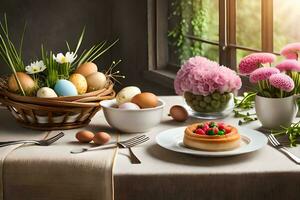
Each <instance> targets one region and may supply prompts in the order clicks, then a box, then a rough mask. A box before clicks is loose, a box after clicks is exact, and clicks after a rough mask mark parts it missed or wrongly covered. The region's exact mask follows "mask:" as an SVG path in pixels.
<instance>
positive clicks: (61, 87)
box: [54, 79, 78, 96]
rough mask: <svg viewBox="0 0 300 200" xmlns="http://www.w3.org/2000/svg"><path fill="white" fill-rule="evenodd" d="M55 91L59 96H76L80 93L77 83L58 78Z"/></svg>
mask: <svg viewBox="0 0 300 200" xmlns="http://www.w3.org/2000/svg"><path fill="white" fill-rule="evenodd" d="M54 91H55V92H56V94H57V95H58V96H76V95H78V93H77V90H76V87H75V85H73V83H72V82H71V81H68V80H64V79H61V80H58V81H57V82H56V84H55V86H54Z"/></svg>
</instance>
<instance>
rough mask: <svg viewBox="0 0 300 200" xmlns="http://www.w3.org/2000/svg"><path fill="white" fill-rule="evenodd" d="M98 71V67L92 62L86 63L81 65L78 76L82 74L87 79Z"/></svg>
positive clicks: (77, 70)
mask: <svg viewBox="0 0 300 200" xmlns="http://www.w3.org/2000/svg"><path fill="white" fill-rule="evenodd" d="M97 71H98V67H97V65H96V64H95V63H92V62H86V63H83V64H81V65H80V66H79V67H78V68H77V69H76V70H75V73H76V74H81V75H83V76H84V77H87V76H88V75H90V74H93V73H95V72H97Z"/></svg>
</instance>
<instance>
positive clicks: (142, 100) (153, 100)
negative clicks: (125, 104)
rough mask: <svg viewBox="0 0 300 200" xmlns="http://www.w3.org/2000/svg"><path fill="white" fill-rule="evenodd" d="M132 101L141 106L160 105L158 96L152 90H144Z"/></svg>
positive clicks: (151, 106)
mask: <svg viewBox="0 0 300 200" xmlns="http://www.w3.org/2000/svg"><path fill="white" fill-rule="evenodd" d="M131 102H132V103H135V104H137V105H138V106H139V107H140V108H154V107H156V106H157V105H158V98H157V96H155V94H152V93H150V92H142V93H141V94H137V95H135V96H134V97H133V98H132V100H131Z"/></svg>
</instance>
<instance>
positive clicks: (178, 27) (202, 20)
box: [168, 0, 219, 65]
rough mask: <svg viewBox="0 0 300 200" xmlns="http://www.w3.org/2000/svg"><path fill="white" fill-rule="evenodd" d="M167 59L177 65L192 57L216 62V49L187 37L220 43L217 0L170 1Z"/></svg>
mask: <svg viewBox="0 0 300 200" xmlns="http://www.w3.org/2000/svg"><path fill="white" fill-rule="evenodd" d="M168 11H169V27H168V29H169V59H170V62H171V63H173V64H177V65H179V64H180V63H182V62H183V61H184V60H186V59H188V58H189V57H191V56H195V55H205V56H206V55H207V56H208V57H210V58H214V59H217V60H216V61H218V56H219V53H218V47H217V46H215V47H211V46H212V45H207V44H204V43H202V42H199V41H196V40H191V39H189V38H187V37H186V36H187V35H192V36H194V37H197V38H201V39H205V40H210V41H215V42H218V41H219V0H189V1H178V0H169V10H168Z"/></svg>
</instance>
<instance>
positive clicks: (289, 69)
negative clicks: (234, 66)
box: [239, 43, 300, 98]
mask: <svg viewBox="0 0 300 200" xmlns="http://www.w3.org/2000/svg"><path fill="white" fill-rule="evenodd" d="M297 44H298V43H297ZM298 47H299V48H298ZM298 50H300V43H299V44H298V45H295V44H294V45H291V44H290V45H287V46H286V47H284V48H283V50H282V51H281V53H282V55H283V56H285V57H286V58H298V56H297V55H296V54H297V53H296V52H298ZM274 60H275V55H274V54H271V53H253V54H250V55H248V56H246V57H244V58H243V59H242V60H241V62H240V64H239V71H240V73H241V74H244V75H247V76H249V80H250V82H251V83H253V84H256V85H257V94H258V95H260V96H263V97H269V98H283V97H288V96H291V95H293V94H296V93H298V90H299V89H298V88H299V85H300V81H299V79H300V78H299V77H300V76H299V72H300V64H299V63H298V61H297V60H295V59H287V60H284V61H282V62H281V63H279V64H277V65H276V66H275V67H272V62H274ZM266 63H268V64H269V66H267V67H266V66H264V65H263V64H266Z"/></svg>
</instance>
